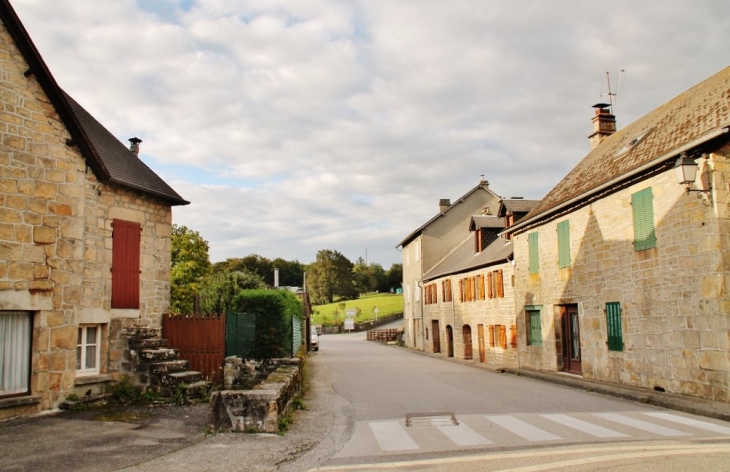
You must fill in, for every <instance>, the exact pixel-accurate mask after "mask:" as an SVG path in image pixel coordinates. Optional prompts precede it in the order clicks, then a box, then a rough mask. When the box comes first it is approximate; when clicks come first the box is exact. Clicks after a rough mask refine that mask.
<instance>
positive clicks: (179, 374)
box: [126, 327, 210, 399]
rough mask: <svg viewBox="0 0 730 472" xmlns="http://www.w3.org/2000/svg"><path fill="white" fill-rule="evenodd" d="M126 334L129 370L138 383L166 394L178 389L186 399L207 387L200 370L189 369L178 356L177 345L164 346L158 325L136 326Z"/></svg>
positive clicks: (187, 363)
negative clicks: (171, 346)
mask: <svg viewBox="0 0 730 472" xmlns="http://www.w3.org/2000/svg"><path fill="white" fill-rule="evenodd" d="M126 335H127V337H128V339H129V356H128V359H129V366H130V370H131V372H133V373H134V374H135V375H136V377H137V380H138V381H139V384H140V385H141V386H143V387H146V388H148V389H151V390H153V391H155V392H157V393H159V394H160V395H161V396H162V397H168V398H170V397H174V396H175V395H177V394H178V392H180V391H181V389H182V393H183V394H184V397H185V399H192V398H198V397H200V396H202V395H203V394H204V393H205V392H206V391H207V390H208V388H209V386H210V382H208V381H206V380H204V379H203V374H201V373H200V372H197V371H194V370H189V367H190V363H189V362H188V361H186V360H182V359H179V358H178V354H179V353H178V350H177V349H171V348H169V347H167V339H161V338H160V330H159V329H155V328H141V327H135V328H131V329H128V330H127V332H126Z"/></svg>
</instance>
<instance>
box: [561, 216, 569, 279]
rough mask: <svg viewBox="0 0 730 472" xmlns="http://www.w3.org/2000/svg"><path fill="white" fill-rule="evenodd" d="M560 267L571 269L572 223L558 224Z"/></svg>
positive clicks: (562, 222) (566, 221) (563, 222)
mask: <svg viewBox="0 0 730 472" xmlns="http://www.w3.org/2000/svg"><path fill="white" fill-rule="evenodd" d="M558 267H560V268H561V269H564V268H566V267H570V221H568V220H565V221H561V222H560V223H558Z"/></svg>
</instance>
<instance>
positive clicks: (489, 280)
mask: <svg viewBox="0 0 730 472" xmlns="http://www.w3.org/2000/svg"><path fill="white" fill-rule="evenodd" d="M492 287H493V282H492V273H491V272H487V296H488V297H489V298H494V290H492Z"/></svg>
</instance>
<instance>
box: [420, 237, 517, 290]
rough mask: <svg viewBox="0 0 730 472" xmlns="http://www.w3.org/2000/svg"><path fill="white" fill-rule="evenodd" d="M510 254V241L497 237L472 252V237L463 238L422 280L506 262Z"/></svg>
mask: <svg viewBox="0 0 730 472" xmlns="http://www.w3.org/2000/svg"><path fill="white" fill-rule="evenodd" d="M511 256H512V242H511V241H504V240H502V239H501V238H497V239H496V240H495V241H492V244H490V245H489V246H487V247H486V248H484V249H483V250H482V252H479V253H475V252H474V237H473V236H471V237H469V238H467V239H466V240H464V242H463V243H461V244H460V245H459V246H458V247H457V248H456V249H454V251H452V252H451V254H449V255H448V256H446V257H445V258H444V259H443V260H442V261H441V262H439V263H438V264H436V266H435V267H434V268H433V269H431V270H429V271H428V272H427V273H426V274H424V276H423V281H424V282H426V281H429V280H433V279H437V278H439V277H444V276H446V275H452V274H458V273H461V272H467V271H470V270H474V269H478V268H480V267H486V266H490V265H494V264H499V263H502V262H507V261H508V260H509V258H510V257H511Z"/></svg>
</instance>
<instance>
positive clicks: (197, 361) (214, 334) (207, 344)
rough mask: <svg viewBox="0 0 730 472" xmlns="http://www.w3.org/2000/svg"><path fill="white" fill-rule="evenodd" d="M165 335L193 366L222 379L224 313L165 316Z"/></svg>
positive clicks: (217, 378) (170, 343)
mask: <svg viewBox="0 0 730 472" xmlns="http://www.w3.org/2000/svg"><path fill="white" fill-rule="evenodd" d="M162 337H163V338H165V339H167V341H168V346H169V347H171V348H173V349H177V350H179V358H180V359H184V360H186V361H189V362H190V370H195V371H198V372H201V373H202V374H203V376H205V377H206V378H208V379H210V380H212V381H214V382H221V381H222V380H223V379H222V371H221V367H222V366H223V361H224V359H225V351H226V317H225V315H200V314H196V315H177V316H170V315H169V314H165V315H164V316H163V317H162Z"/></svg>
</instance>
